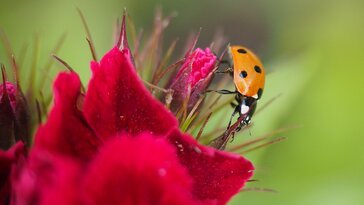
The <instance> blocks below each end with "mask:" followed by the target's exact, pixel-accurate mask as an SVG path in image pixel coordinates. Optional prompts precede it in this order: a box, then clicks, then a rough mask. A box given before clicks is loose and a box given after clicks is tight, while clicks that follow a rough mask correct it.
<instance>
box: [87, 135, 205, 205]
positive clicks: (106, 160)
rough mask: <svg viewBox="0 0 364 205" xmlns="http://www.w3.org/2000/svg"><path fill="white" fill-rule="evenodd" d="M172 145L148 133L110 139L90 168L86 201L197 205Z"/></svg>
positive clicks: (126, 204) (130, 204)
mask: <svg viewBox="0 0 364 205" xmlns="http://www.w3.org/2000/svg"><path fill="white" fill-rule="evenodd" d="M191 185H192V181H191V178H190V177H189V176H188V174H187V170H186V169H185V168H184V167H183V166H182V165H181V164H180V162H179V160H178V158H177V156H176V152H175V149H174V147H173V146H171V145H170V144H169V143H168V142H167V141H166V140H165V139H164V138H156V137H155V136H151V135H149V134H142V135H140V136H137V137H130V136H122V137H120V136H119V137H118V138H114V139H112V140H111V141H110V142H109V143H106V144H105V146H104V147H103V148H102V149H101V150H100V154H99V155H98V157H97V158H96V159H95V161H94V162H93V164H92V165H91V167H90V173H89V175H88V176H87V179H86V184H85V187H86V189H87V194H86V195H87V196H88V197H89V201H88V202H89V204H92V205H96V204H114V205H118V204H120V205H133V204H138V205H147V204H158V205H167V204H168V205H169V204H173V205H178V204H181V205H182V204H183V205H185V204H199V203H197V202H196V201H195V200H193V199H192V186H191Z"/></svg>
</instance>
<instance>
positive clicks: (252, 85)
mask: <svg viewBox="0 0 364 205" xmlns="http://www.w3.org/2000/svg"><path fill="white" fill-rule="evenodd" d="M229 53H230V56H231V59H232V61H233V62H232V63H233V67H234V83H235V86H236V89H237V91H238V92H239V93H240V94H242V95H244V96H248V97H253V98H255V99H259V98H260V97H261V95H262V93H263V89H264V84H265V70H264V68H263V65H262V63H261V62H260V60H259V59H258V57H257V56H256V55H255V54H254V53H253V52H251V51H250V50H249V49H247V48H245V47H243V46H230V47H229Z"/></svg>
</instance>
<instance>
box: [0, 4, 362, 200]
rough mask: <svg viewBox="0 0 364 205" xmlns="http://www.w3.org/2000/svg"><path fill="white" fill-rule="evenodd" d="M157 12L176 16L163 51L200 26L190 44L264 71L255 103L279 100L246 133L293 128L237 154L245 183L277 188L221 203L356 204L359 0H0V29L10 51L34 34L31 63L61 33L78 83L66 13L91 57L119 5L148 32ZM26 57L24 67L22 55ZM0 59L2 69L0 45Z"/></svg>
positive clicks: (75, 42)
mask: <svg viewBox="0 0 364 205" xmlns="http://www.w3.org/2000/svg"><path fill="white" fill-rule="evenodd" d="M157 6H161V7H162V9H163V12H164V13H165V14H169V13H171V12H173V11H176V12H177V13H178V16H177V17H176V18H174V19H173V21H172V23H171V25H170V26H169V27H168V28H167V30H166V35H165V42H166V45H168V44H169V43H170V42H171V41H172V40H173V39H174V38H177V37H178V38H179V39H180V41H179V42H178V44H177V49H179V50H180V51H181V50H182V49H183V47H184V42H185V40H186V38H187V36H188V35H189V34H190V33H191V32H196V31H198V29H199V28H200V27H202V28H203V29H202V34H201V38H200V41H199V44H198V45H199V46H208V45H209V43H210V42H211V41H212V38H213V36H214V34H215V33H216V32H217V31H218V30H220V31H221V30H223V32H224V34H225V36H226V37H227V39H228V41H229V42H231V43H234V44H243V45H246V46H247V47H250V48H252V49H253V50H254V51H256V53H257V54H258V55H259V56H261V58H262V61H263V62H264V64H265V67H266V69H267V71H268V72H269V74H268V76H267V84H266V89H265V93H264V95H263V99H262V101H263V102H262V103H264V101H265V102H267V101H268V100H269V99H271V98H272V97H274V96H277V95H278V94H282V95H281V97H280V98H278V100H276V101H275V102H274V103H273V104H272V105H270V106H269V107H268V108H266V109H265V110H264V111H263V112H261V113H260V114H258V115H257V116H255V118H254V120H253V121H254V123H255V125H254V127H253V128H251V130H250V131H251V133H252V136H259V135H262V134H264V133H267V132H271V131H272V130H275V129H277V128H280V127H286V126H289V125H299V126H300V127H299V128H296V129H293V130H291V131H289V132H285V133H283V134H280V135H282V136H286V137H288V140H286V141H284V142H282V143H279V144H276V145H272V146H270V147H267V148H264V149H261V150H259V151H257V152H254V153H251V154H248V155H247V157H248V158H249V159H251V160H253V162H254V163H255V166H256V169H257V170H256V174H255V177H254V178H255V179H258V180H259V182H252V183H250V184H249V187H257V188H270V189H274V190H277V191H278V192H277V193H269V192H253V191H249V192H243V193H241V194H239V195H237V196H236V197H235V198H234V199H233V200H232V201H231V204H269V205H273V204H290V205H326V204H327V205H329V204H350V205H362V204H364V152H363V151H362V150H363V145H364V135H363V134H361V132H362V131H361V130H360V129H361V128H363V127H362V126H363V122H364V120H363V116H361V114H363V113H364V112H363V108H362V103H363V99H364V96H363V95H364V92H363V91H364V89H363V88H364V80H363V75H364V63H363V60H364V38H363V37H364V2H363V1H362V0H357V1H355V0H346V1H340V0H322V1H314V0H299V1H289V0H275V1H271V0H257V1H247V0H244V1H236V0H226V1H219V0H209V1H207V0H206V1H195V0H185V1H171V0H169V1H167V0H165V1H152V0H151V1H135V0H134V1H132V0H124V1H123V0H118V1H116V0H115V1H114V0H107V1H88V0H78V1H71V0H62V1H61V0H58V1H49V0H32V1H29V0H0V28H2V29H3V30H4V31H5V32H6V34H7V35H8V36H9V39H10V42H11V44H12V47H13V49H14V50H15V53H19V52H20V50H21V47H22V46H23V45H24V43H28V48H29V49H28V51H29V53H32V52H33V50H34V36H36V35H38V36H39V39H40V46H39V55H38V57H37V59H39V62H38V64H39V65H44V64H45V63H46V62H47V61H48V60H49V57H50V55H49V53H50V52H51V49H52V48H53V47H54V45H55V43H56V42H57V40H58V39H59V37H60V36H61V35H62V34H63V33H65V32H66V33H67V38H66V40H65V42H64V44H63V47H62V49H61V51H60V52H59V53H58V55H59V56H60V57H62V59H64V60H66V61H67V62H68V63H69V64H70V65H71V66H72V67H73V68H75V69H76V70H77V71H78V72H79V73H80V74H81V77H82V79H83V80H84V81H85V82H86V80H87V79H88V78H89V76H90V73H89V70H88V64H89V61H90V59H91V56H90V53H89V49H88V46H87V43H86V41H85V32H84V29H83V27H82V24H81V20H80V18H79V16H78V14H77V12H76V9H75V8H76V7H79V8H80V9H81V10H82V11H83V12H84V14H85V16H86V19H87V21H88V23H89V26H90V29H91V32H92V35H93V38H94V41H95V44H96V49H97V52H98V54H99V56H101V54H102V53H105V52H106V51H107V50H108V49H110V47H111V46H112V42H113V38H112V32H113V25H114V24H115V20H116V18H117V17H120V15H121V13H122V11H123V8H124V7H126V8H127V10H128V13H129V14H130V16H131V17H132V18H133V20H134V22H135V24H136V26H137V27H138V28H144V30H145V33H148V32H149V31H150V29H151V28H152V21H153V18H154V13H155V8H156V7H157ZM178 54H180V53H178ZM26 59H28V61H29V62H28V63H31V59H32V56H31V55H30V54H28V55H27V56H26ZM0 62H3V63H5V64H6V65H9V62H8V60H7V58H6V55H5V52H4V48H3V47H2V46H0ZM24 69H25V68H24ZM24 72H26V70H25V71H24ZM38 80H40V79H38ZM41 80H44V79H41ZM45 80H48V81H49V82H51V80H50V79H45ZM228 112H230V111H228ZM227 118H228V117H227Z"/></svg>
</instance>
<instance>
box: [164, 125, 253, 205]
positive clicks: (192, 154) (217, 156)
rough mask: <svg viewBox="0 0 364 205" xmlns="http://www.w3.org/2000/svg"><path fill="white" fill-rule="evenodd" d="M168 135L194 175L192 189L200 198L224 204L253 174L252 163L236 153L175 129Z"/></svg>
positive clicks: (181, 158)
mask: <svg viewBox="0 0 364 205" xmlns="http://www.w3.org/2000/svg"><path fill="white" fill-rule="evenodd" d="M168 139H169V141H170V142H171V143H172V144H174V145H175V146H176V148H177V150H178V157H179V159H180V161H181V163H182V164H183V165H184V166H185V167H186V168H187V169H188V171H189V174H190V176H191V177H192V178H193V179H194V184H193V193H194V195H195V197H197V198H199V199H200V200H206V201H209V202H216V203H217V204H225V203H226V202H227V201H228V200H229V199H230V198H231V197H232V196H233V195H235V194H236V193H238V192H239V191H240V189H241V188H242V187H243V186H244V184H245V182H246V181H248V180H249V179H250V177H251V176H252V175H253V170H254V167H253V165H252V163H251V162H250V161H248V160H247V159H245V158H243V157H241V156H239V155H236V154H232V153H227V152H223V151H218V150H216V149H213V148H210V147H206V146H202V145H199V144H197V142H196V141H195V140H194V139H193V138H192V137H190V136H188V135H183V134H181V133H180V132H179V131H178V130H174V131H173V132H172V133H171V134H170V136H169V138H168Z"/></svg>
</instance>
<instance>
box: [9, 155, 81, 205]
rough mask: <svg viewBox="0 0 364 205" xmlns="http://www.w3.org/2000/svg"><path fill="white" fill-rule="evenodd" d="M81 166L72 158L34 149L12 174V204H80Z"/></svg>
mask: <svg viewBox="0 0 364 205" xmlns="http://www.w3.org/2000/svg"><path fill="white" fill-rule="evenodd" d="M81 176H82V175H81V169H80V166H79V164H78V163H76V161H74V160H70V158H63V157H61V156H60V155H53V154H51V153H49V152H45V151H44V150H39V149H33V150H32V153H31V154H30V156H29V158H28V161H27V162H26V163H25V164H24V165H23V167H22V168H19V169H18V170H16V172H14V173H13V176H12V184H13V191H12V193H13V196H12V201H11V204H12V205H26V204H33V205H48V204H52V205H64V204H69V205H79V204H82V203H81V202H82V196H80V195H79V188H80V181H81Z"/></svg>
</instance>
